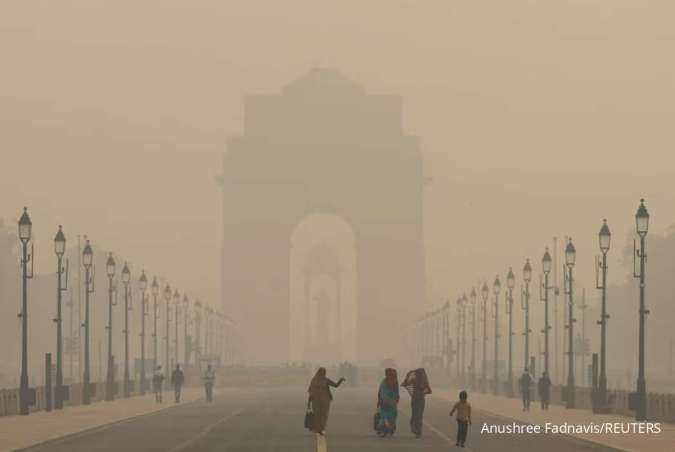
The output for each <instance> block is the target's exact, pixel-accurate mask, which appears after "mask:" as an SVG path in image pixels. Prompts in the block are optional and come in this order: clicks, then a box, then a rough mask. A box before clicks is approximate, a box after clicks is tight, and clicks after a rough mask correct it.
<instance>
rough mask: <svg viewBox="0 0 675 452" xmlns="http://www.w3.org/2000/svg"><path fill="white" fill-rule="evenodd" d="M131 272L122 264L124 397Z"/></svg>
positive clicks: (127, 367) (127, 382)
mask: <svg viewBox="0 0 675 452" xmlns="http://www.w3.org/2000/svg"><path fill="white" fill-rule="evenodd" d="M130 282H131V272H130V271H129V266H128V265H127V263H126V262H125V263H124V268H122V284H124V397H129V392H130V388H129V386H130V385H129V383H130V381H129V310H130V309H129V283H130Z"/></svg>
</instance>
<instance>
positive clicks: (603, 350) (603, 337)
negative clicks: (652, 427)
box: [596, 219, 612, 411]
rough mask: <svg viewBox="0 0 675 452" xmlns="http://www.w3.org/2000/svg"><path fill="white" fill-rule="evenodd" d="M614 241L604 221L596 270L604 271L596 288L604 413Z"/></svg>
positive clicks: (600, 400) (600, 398)
mask: <svg viewBox="0 0 675 452" xmlns="http://www.w3.org/2000/svg"><path fill="white" fill-rule="evenodd" d="M611 241H612V233H611V232H610V230H609V227H608V226H607V220H606V219H605V220H603V222H602V227H601V228H600V233H599V234H598V242H599V245H600V251H601V252H602V262H601V263H600V262H596V269H597V268H598V267H599V268H600V270H602V283H601V284H598V282H597V279H598V272H597V270H596V286H597V288H598V289H600V290H601V291H602V306H601V308H600V320H599V321H598V325H600V377H599V381H598V395H597V402H598V403H597V404H598V407H597V408H599V410H601V411H604V410H605V409H606V408H605V407H606V406H607V320H608V319H609V314H607V252H608V251H609V246H610V243H611Z"/></svg>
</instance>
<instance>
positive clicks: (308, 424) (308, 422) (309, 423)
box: [305, 399, 314, 430]
mask: <svg viewBox="0 0 675 452" xmlns="http://www.w3.org/2000/svg"><path fill="white" fill-rule="evenodd" d="M312 427H314V412H313V411H312V405H311V399H310V400H307V410H306V411H305V428H306V429H309V430H311V429H312Z"/></svg>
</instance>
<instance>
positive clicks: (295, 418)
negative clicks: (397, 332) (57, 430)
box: [25, 388, 612, 452]
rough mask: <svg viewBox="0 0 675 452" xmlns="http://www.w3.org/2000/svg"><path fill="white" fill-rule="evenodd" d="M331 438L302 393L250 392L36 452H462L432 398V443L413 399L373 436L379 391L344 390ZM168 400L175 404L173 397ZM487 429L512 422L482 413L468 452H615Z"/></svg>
mask: <svg viewBox="0 0 675 452" xmlns="http://www.w3.org/2000/svg"><path fill="white" fill-rule="evenodd" d="M334 396H335V401H334V402H333V405H332V407H331V416H330V419H329V421H328V427H327V432H326V437H325V438H317V435H314V434H312V433H309V432H308V431H307V430H305V429H303V427H302V424H303V419H304V411H305V410H304V408H305V403H306V393H305V392H304V391H303V389H302V388H275V389H242V390H241V391H236V392H233V391H232V392H228V393H226V394H223V395H220V396H219V397H217V399H216V401H215V403H212V404H207V403H206V402H204V401H198V402H193V403H186V404H180V405H175V406H173V407H171V408H170V409H167V410H163V411H160V412H158V413H155V414H150V415H146V416H141V417H138V418H134V419H130V420H127V421H123V422H121V423H117V424H113V425H108V426H104V427H101V428H98V429H94V430H90V431H85V432H82V433H78V434H75V435H72V436H69V437H65V438H62V439H59V440H56V441H52V442H49V443H46V444H43V445H38V446H35V447H32V448H29V449H25V450H28V451H34V452H38V451H39V452H47V451H49V452H151V451H162V452H212V451H213V452H215V451H228V452H272V451H274V452H327V451H331V452H338V451H357V452H360V451H363V452H384V451H401V452H403V451H405V452H409V451H429V452H436V451H447V450H454V449H456V446H455V444H454V443H455V442H454V439H453V438H454V435H455V428H454V421H453V420H452V419H450V418H448V411H449V405H450V404H449V403H448V402H446V401H443V400H440V399H435V398H429V399H428V400H427V409H426V413H425V427H424V429H425V430H424V435H423V437H422V438H421V439H415V438H414V437H413V436H412V435H411V434H410V432H409V428H408V422H409V419H410V418H409V400H410V399H409V397H408V395H407V393H405V391H403V392H402V400H401V404H400V411H401V412H400V415H399V424H398V432H397V433H396V435H395V436H394V437H393V438H379V437H377V436H375V435H374V433H373V431H372V417H373V414H374V410H375V390H374V389H373V390H366V389H351V388H340V389H338V390H336V391H334ZM167 399H168V397H167ZM483 423H488V424H505V423H510V421H509V420H507V419H504V418H499V417H495V416H492V415H490V414H488V413H485V412H483V411H479V410H474V422H473V427H472V430H471V431H470V433H469V439H468V441H467V447H466V448H465V449H464V450H467V451H470V452H471V451H476V452H477V451H495V452H497V451H499V452H506V451H514V452H516V451H517V452H527V451H533V452H534V451H537V452H538V451H546V452H559V451H560V452H562V451H584V452H587V451H610V450H612V449H609V448H605V447H602V446H599V445H596V444H593V443H588V442H583V441H580V440H576V439H573V438H570V437H567V436H560V435H543V434H542V435H516V434H514V435H487V434H483V435H481V434H480V433H479V430H480V426H481V425H482V424H483Z"/></svg>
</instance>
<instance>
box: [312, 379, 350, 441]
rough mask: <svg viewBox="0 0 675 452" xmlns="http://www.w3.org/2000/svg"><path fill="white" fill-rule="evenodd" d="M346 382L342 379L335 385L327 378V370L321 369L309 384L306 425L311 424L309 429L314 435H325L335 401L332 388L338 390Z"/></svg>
mask: <svg viewBox="0 0 675 452" xmlns="http://www.w3.org/2000/svg"><path fill="white" fill-rule="evenodd" d="M343 381H345V379H344V378H340V379H339V380H338V382H337V383H335V382H334V381H333V380H331V379H330V378H327V377H326V369H325V368H324V367H321V368H319V370H317V371H316V374H315V375H314V378H312V382H311V383H310V384H309V389H308V390H307V392H308V393H309V400H308V401H307V412H306V413H305V423H307V422H309V423H310V424H311V427H308V428H309V429H310V430H311V431H313V432H314V433H318V434H319V435H323V434H324V430H326V423H327V422H328V413H329V412H330V403H331V401H332V400H333V394H331V392H330V387H333V388H338V387H340V385H341V384H342V382H343Z"/></svg>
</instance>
